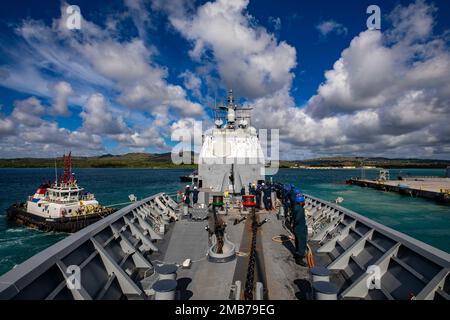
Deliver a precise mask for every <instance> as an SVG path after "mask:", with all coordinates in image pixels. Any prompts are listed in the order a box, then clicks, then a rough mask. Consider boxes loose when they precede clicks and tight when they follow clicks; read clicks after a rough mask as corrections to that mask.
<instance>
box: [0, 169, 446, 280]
mask: <svg viewBox="0 0 450 320" xmlns="http://www.w3.org/2000/svg"><path fill="white" fill-rule="evenodd" d="M191 171H192V170H188V169H76V170H75V174H76V179H78V181H79V184H80V186H82V187H84V188H85V190H86V191H90V192H93V193H94V194H95V196H96V198H97V200H99V202H100V203H101V204H103V205H112V204H117V203H123V202H127V201H128V195H130V194H134V195H136V196H137V198H138V199H141V198H143V197H146V196H149V195H152V194H155V193H158V192H162V191H164V192H168V193H174V192H176V191H177V190H179V189H180V188H182V187H183V186H184V184H182V183H180V182H179V181H180V180H179V177H180V176H181V175H186V174H189V173H190V172H191ZM377 174H378V171H377V170H366V172H365V175H366V178H369V179H370V178H375V177H376V176H377ZM400 174H401V175H424V176H442V175H444V174H445V170H444V169H442V170H440V169H402V170H391V177H396V176H398V175H400ZM358 175H360V172H359V170H348V169H342V170H306V169H280V170H279V172H278V174H277V175H276V176H274V177H273V179H274V180H277V181H281V182H287V183H294V184H296V186H297V187H298V188H300V189H301V190H302V192H304V193H308V194H311V195H313V196H317V197H319V198H322V199H325V200H330V201H333V200H334V199H336V198H337V197H342V198H344V202H343V203H341V205H342V206H344V207H346V208H349V209H351V210H354V211H356V212H358V213H360V214H362V215H365V216H367V217H369V218H371V219H373V220H375V221H378V222H380V223H382V224H385V225H387V226H389V227H391V228H394V229H396V230H398V231H401V232H404V233H406V234H408V235H410V236H412V237H414V238H417V239H419V240H421V241H424V242H425V243H428V244H430V245H432V246H435V247H437V248H439V249H441V250H444V251H447V252H449V253H450V206H448V205H441V204H438V203H435V202H433V201H430V200H425V199H420V198H410V197H408V196H402V195H398V194H395V193H389V192H382V191H378V190H372V189H366V188H360V187H358V186H351V185H346V184H345V180H346V179H348V178H350V177H354V176H358ZM53 178H54V171H53V169H0V188H1V191H2V192H0V275H1V274H3V273H5V272H7V271H8V270H10V269H11V268H13V267H14V266H15V265H16V264H19V263H21V262H23V261H24V260H26V259H28V258H29V257H31V256H32V255H34V254H36V253H38V252H39V251H42V250H43V249H45V248H47V247H48V246H50V245H52V244H54V243H55V242H57V241H59V240H61V239H63V238H64V237H66V236H67V234H64V233H54V232H52V233H45V232H41V231H36V230H30V229H26V228H24V227H20V226H16V225H13V224H10V223H8V222H7V221H6V217H5V209H6V208H7V207H8V206H9V205H10V204H12V203H14V202H21V201H24V200H25V199H26V198H27V196H29V195H32V194H33V193H34V192H35V191H36V189H37V187H38V186H39V184H40V183H42V182H44V181H47V180H52V179H53Z"/></svg>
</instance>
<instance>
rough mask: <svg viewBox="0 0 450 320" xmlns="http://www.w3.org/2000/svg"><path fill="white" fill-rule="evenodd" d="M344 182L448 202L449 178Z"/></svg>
mask: <svg viewBox="0 0 450 320" xmlns="http://www.w3.org/2000/svg"><path fill="white" fill-rule="evenodd" d="M346 183H347V184H354V185H357V186H360V187H367V188H373V189H377V190H383V191H390V192H397V193H400V194H405V195H410V196H412V197H421V198H426V199H432V200H435V201H438V202H443V203H447V204H450V178H439V177H436V178H430V177H427V178H423V179H421V178H415V179H411V180H409V179H406V180H386V181H379V180H367V179H359V178H351V179H349V180H347V181H346Z"/></svg>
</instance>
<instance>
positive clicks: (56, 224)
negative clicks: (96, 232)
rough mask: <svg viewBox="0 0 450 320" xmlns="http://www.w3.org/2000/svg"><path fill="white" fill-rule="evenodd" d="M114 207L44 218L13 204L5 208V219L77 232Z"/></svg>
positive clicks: (35, 227) (50, 228) (45, 227)
mask: <svg viewBox="0 0 450 320" xmlns="http://www.w3.org/2000/svg"><path fill="white" fill-rule="evenodd" d="M115 211H116V210H115V209H112V208H105V209H104V210H102V211H99V212H95V213H92V214H88V215H83V216H74V217H61V218H51V219H49V218H45V217H41V216H38V215H34V214H31V213H29V212H27V210H26V208H25V206H24V204H14V205H12V206H11V207H9V208H8V209H7V210H6V213H7V219H8V220H9V221H11V222H14V223H17V224H21V225H24V226H26V227H29V228H33V229H39V230H42V231H57V232H68V233H73V232H77V231H79V230H81V229H83V228H85V227H87V226H88V225H90V224H92V223H94V222H96V221H98V220H100V219H102V218H104V217H106V216H108V215H110V214H111V213H113V212H115Z"/></svg>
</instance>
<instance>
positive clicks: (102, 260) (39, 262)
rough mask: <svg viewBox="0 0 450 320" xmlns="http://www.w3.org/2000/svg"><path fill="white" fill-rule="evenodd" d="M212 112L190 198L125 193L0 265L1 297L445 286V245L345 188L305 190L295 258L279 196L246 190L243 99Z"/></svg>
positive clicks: (272, 293) (342, 296) (250, 294)
mask: <svg viewBox="0 0 450 320" xmlns="http://www.w3.org/2000/svg"><path fill="white" fill-rule="evenodd" d="M214 120H215V122H214V127H213V128H211V129H209V130H208V131H206V132H205V133H204V135H203V144H202V148H201V151H200V155H199V160H198V162H199V163H198V176H197V177H196V179H192V180H191V183H190V184H189V185H188V188H186V191H185V195H186V197H190V196H191V194H192V192H190V191H192V190H195V192H196V193H198V201H197V202H196V203H193V201H190V198H185V199H184V200H185V201H175V200H174V198H172V197H171V195H169V194H166V193H164V192H161V193H157V194H154V195H149V196H148V197H146V198H145V199H143V200H140V201H136V202H133V203H132V204H130V205H129V206H127V207H124V208H122V209H120V210H118V211H117V212H115V213H113V214H110V215H108V216H107V217H105V218H103V219H101V220H99V221H97V222H95V223H93V224H91V225H89V226H87V227H86V228H83V229H81V230H80V231H78V232H76V233H74V234H72V235H70V236H68V237H67V238H65V239H63V240H61V241H60V242H58V243H56V244H54V245H53V246H51V247H49V248H47V249H45V250H44V251H42V252H40V253H38V254H37V255H35V256H33V257H31V258H30V259H28V260H27V261H25V262H23V263H22V264H20V265H18V266H17V267H15V268H14V269H12V270H11V271H9V272H8V273H6V274H4V275H3V276H1V277H0V299H15V300H21V299H37V300H40V299H75V300H91V299H96V300H97V299H98V300H101V299H107V300H113V299H141V300H216V299H220V300H224V299H225V300H297V299H301V300H303V299H304V300H314V299H315V300H355V299H356V300H413V299H416V300H448V299H449V298H450V255H449V254H447V253H445V252H443V251H441V250H439V249H437V248H434V247H432V246H430V245H427V244H425V243H423V242H421V241H419V240H417V239H414V238H412V237H410V236H407V235H405V234H403V233H400V232H398V231H396V230H393V229H391V228H388V227H386V226H384V225H382V224H380V223H377V222H375V221H373V220H371V219H369V218H367V217H364V216H362V215H360V214H358V213H356V212H354V211H351V210H348V209H346V208H344V207H343V206H341V202H342V199H337V200H336V201H326V200H323V199H320V198H317V197H315V196H313V195H308V194H305V195H304V197H305V206H304V209H305V216H306V224H307V229H308V243H307V246H308V260H307V266H301V265H298V264H296V262H295V260H294V258H293V246H294V245H293V236H292V231H291V227H290V223H289V214H288V213H287V212H285V211H284V210H283V206H282V205H280V200H282V199H280V197H279V195H278V194H277V193H276V192H274V193H273V194H272V195H271V198H270V201H272V203H273V208H274V209H273V210H265V209H263V208H261V207H258V205H259V203H256V199H255V196H254V194H252V192H251V191H252V190H253V189H252V188H251V189H252V190H249V189H250V188H249V187H252V186H253V185H258V184H261V185H262V183H267V181H268V180H269V179H268V178H269V177H267V176H266V175H265V171H264V170H265V164H266V161H265V157H264V152H263V148H262V147H261V143H260V139H259V137H258V133H257V130H256V129H255V128H254V127H252V123H251V109H249V108H244V107H241V106H239V105H238V104H237V103H236V101H235V99H234V97H233V92H232V91H230V92H229V94H228V98H227V102H226V104H225V105H224V106H221V107H219V108H218V109H217V112H216V115H215V119H214ZM275 178H276V177H275ZM281 183H283V181H281ZM162 184H163V182H162ZM274 185H275V184H274ZM344 203H345V202H344Z"/></svg>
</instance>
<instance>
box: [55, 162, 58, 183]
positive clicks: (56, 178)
mask: <svg viewBox="0 0 450 320" xmlns="http://www.w3.org/2000/svg"><path fill="white" fill-rule="evenodd" d="M55 185H58V169H57V167H56V157H55Z"/></svg>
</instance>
